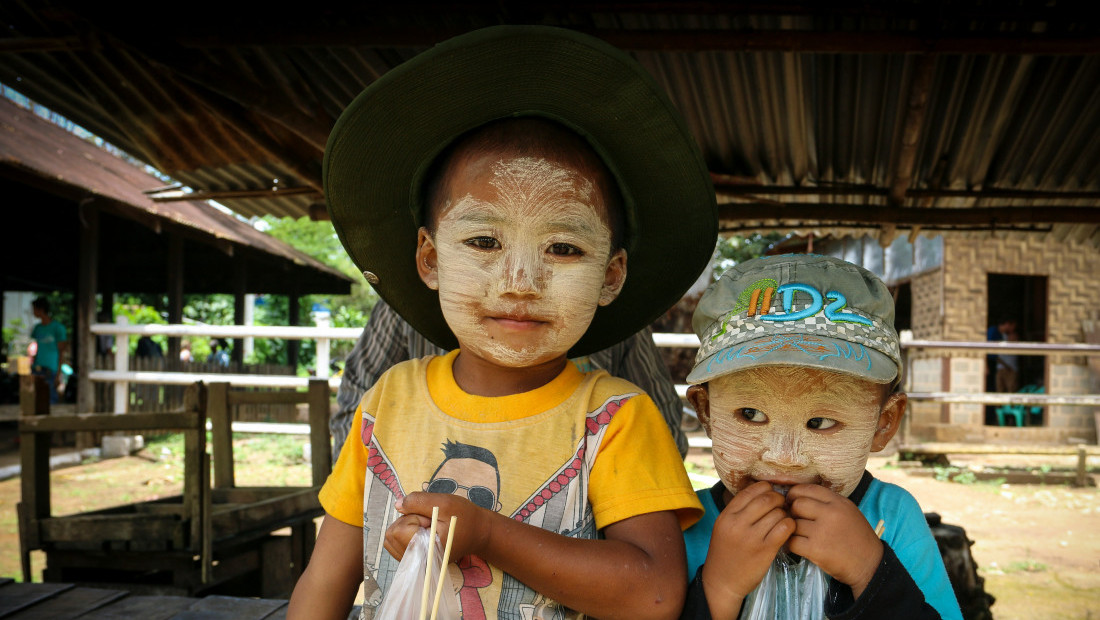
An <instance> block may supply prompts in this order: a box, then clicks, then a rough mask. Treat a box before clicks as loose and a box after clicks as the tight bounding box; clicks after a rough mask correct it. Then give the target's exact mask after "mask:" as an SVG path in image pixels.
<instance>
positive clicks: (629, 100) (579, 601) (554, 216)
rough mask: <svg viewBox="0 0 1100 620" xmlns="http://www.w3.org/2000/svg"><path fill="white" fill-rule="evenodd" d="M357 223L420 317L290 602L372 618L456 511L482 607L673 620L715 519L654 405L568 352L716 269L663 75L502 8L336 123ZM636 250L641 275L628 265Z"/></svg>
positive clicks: (604, 341)
mask: <svg viewBox="0 0 1100 620" xmlns="http://www.w3.org/2000/svg"><path fill="white" fill-rule="evenodd" d="M324 176H325V190H326V198H327V201H328V204H329V209H330V214H331V217H332V220H333V223H334V225H335V227H336V230H337V232H338V234H339V235H340V238H341V240H342V241H343V243H344V246H345V248H347V250H348V252H349V254H351V256H352V258H353V259H354V260H355V261H356V263H357V264H358V265H359V267H360V268H362V269H363V270H364V274H365V276H366V277H367V279H368V280H369V281H371V283H372V284H373V285H374V287H375V288H376V289H377V290H378V292H379V294H380V295H381V296H382V297H383V298H384V299H385V300H386V301H387V303H389V304H390V305H391V306H392V307H393V308H394V309H395V310H397V311H398V312H399V313H400V314H401V315H402V317H403V318H405V319H406V320H407V321H408V322H409V323H410V324H411V325H412V326H413V327H414V328H415V329H416V330H417V331H418V332H420V333H423V334H425V335H426V336H428V337H429V338H431V339H432V340H434V341H435V342H437V343H438V344H440V345H441V346H444V347H447V348H450V349H453V350H452V351H451V352H450V353H448V354H447V355H444V356H428V357H425V358H422V359H418V360H410V361H407V362H404V363H402V364H399V365H398V366H395V367H394V368H392V369H391V370H389V371H387V372H386V373H385V374H384V375H383V376H382V377H381V378H380V379H379V380H378V381H377V383H376V384H375V385H374V387H372V388H371V389H370V390H369V391H368V392H367V393H366V394H365V395H364V397H363V399H362V401H361V403H360V408H359V412H358V414H357V415H356V420H355V423H354V425H353V427H352V430H351V434H350V435H349V439H348V440H347V441H346V442H345V444H344V447H343V449H342V450H341V453H340V456H339V458H338V460H337V463H336V465H335V467H334V469H333V472H332V474H331V476H330V477H329V479H328V481H327V482H326V484H325V485H324V487H323V488H322V490H321V493H320V499H321V503H322V505H323V506H324V508H325V511H326V515H325V518H324V522H323V524H322V526H321V530H320V532H319V534H318V537H317V542H316V547H315V549H314V552H313V557H312V558H311V560H310V562H309V564H308V566H307V568H306V571H305V573H304V574H303V576H302V578H301V579H300V580H299V582H298V585H297V586H296V588H295V591H294V594H293V596H292V598H291V603H290V609H289V612H288V617H290V618H306V617H308V618H341V619H343V618H346V617H347V614H348V610H349V608H350V606H351V604H352V601H353V598H354V596H355V593H356V589H357V587H358V586H359V584H360V582H362V583H363V587H364V598H365V603H364V606H363V611H362V616H363V617H365V618H371V617H373V615H374V611H375V609H376V608H377V606H378V605H379V604H380V603H381V602H382V600H383V599H384V598H385V597H386V596H387V595H388V594H389V587H390V585H391V583H392V581H393V579H394V573H395V571H396V569H397V566H398V561H399V560H400V558H401V557H402V555H403V554H404V552H405V549H406V545H407V544H408V542H409V541H410V540H411V538H412V537H413V535H414V534H415V533H416V532H417V531H418V530H419V529H420V528H427V527H429V526H430V525H431V515H432V509H433V507H436V508H438V509H439V517H438V521H437V524H436V525H437V530H436V531H437V532H438V533H439V536H440V538H442V539H445V538H447V536H448V535H449V534H450V533H449V532H448V522H449V518H450V517H451V516H452V515H453V516H456V517H457V521H456V524H455V526H454V532H453V543H452V544H453V547H452V550H451V555H450V557H451V558H452V560H453V563H451V564H450V566H449V567H448V574H449V575H450V578H451V581H452V583H453V585H454V588H455V590H456V591H455V592H451V593H447V595H448V596H454V597H455V598H456V600H457V601H458V603H459V605H460V607H461V615H462V617H463V618H466V619H470V618H497V617H511V618H523V617H532V615H533V614H535V613H539V614H549V615H540V617H561V618H579V617H584V616H585V615H594V616H599V617H629V618H662V617H663V618H674V617H676V615H677V614H678V613H679V612H680V609H681V607H682V603H683V597H684V592H685V589H686V584H687V576H686V574H685V572H684V555H683V541H682V537H681V533H680V532H681V529H682V527H685V526H687V525H690V524H691V523H692V522H694V520H695V519H697V518H698V516H699V514H700V513H701V510H700V506H699V503H698V500H697V499H696V497H695V494H694V493H693V492H692V490H691V486H690V484H689V482H688V480H687V476H686V473H685V470H684V468H683V465H682V463H681V460H680V455H679V453H678V451H677V449H676V445H675V442H674V441H673V439H672V436H671V434H670V433H669V431H668V428H667V427H666V425H665V423H664V421H663V419H662V417H661V415H660V413H659V412H658V411H657V409H656V407H655V406H654V404H653V401H652V400H650V399H649V397H648V396H646V395H645V394H642V393H639V391H638V389H637V388H636V387H635V386H634V385H632V384H630V383H628V382H626V381H623V380H621V379H616V378H613V377H611V376H609V375H607V373H606V372H603V371H594V372H582V371H581V370H579V369H578V368H577V367H575V366H574V365H573V364H572V363H570V362H569V358H570V357H575V356H578V355H585V354H587V353H590V352H593V351H596V350H599V349H601V348H604V347H606V346H608V345H609V344H612V343H615V342H618V341H620V340H622V339H624V338H626V337H627V336H629V335H631V334H633V333H635V332H636V331H638V330H639V329H640V328H642V327H644V326H645V325H648V324H649V323H650V322H652V321H653V319H655V318H656V317H657V316H659V315H660V314H661V313H662V312H664V311H665V310H666V309H667V308H668V307H670V306H671V305H672V304H673V303H674V302H675V301H676V300H677V299H679V298H680V296H681V295H682V294H683V292H684V291H685V290H686V289H687V287H688V286H690V284H691V283H692V282H693V281H694V280H695V278H696V277H697V275H698V274H699V273H701V272H702V270H703V269H704V268H705V267H706V265H707V262H708V260H709V258H710V253H711V250H712V242H711V240H713V239H714V238H715V234H716V233H715V228H716V217H715V204H714V192H713V187H712V186H711V183H710V180H709V176H708V174H707V171H706V167H705V165H704V164H703V162H702V157H701V154H700V153H699V152H698V147H697V146H696V145H695V143H694V140H693V139H692V137H691V135H690V133H689V132H688V131H687V129H686V127H685V125H684V124H683V121H682V119H681V118H680V117H679V115H678V113H677V112H676V111H675V109H674V108H673V107H672V105H671V104H670V103H669V102H668V100H667V98H666V97H665V96H664V94H663V92H662V91H661V90H660V88H659V87H658V86H657V85H656V84H655V83H654V82H653V81H652V79H651V78H650V77H649V76H648V74H646V73H645V71H644V70H643V69H641V67H640V66H638V65H637V63H636V62H634V61H633V60H632V59H631V58H630V57H629V56H627V55H625V54H623V53H622V52H620V51H618V50H616V49H614V48H612V47H610V46H608V45H606V44H604V43H602V42H600V41H599V40H596V39H593V38H591V37H588V36H585V35H581V34H579V33H576V32H571V31H567V30H561V29H556V28H544V27H496V28H490V29H485V30H481V31H476V32H473V33H470V34H468V35H463V36H461V37H458V38H456V39H452V40H451V41H448V42H445V43H443V44H441V45H439V46H437V47H435V48H433V49H432V50H430V51H428V52H425V53H423V54H421V55H419V56H417V57H415V58H413V59H412V60H410V61H407V62H406V63H404V64H403V65H400V66H399V67H397V68H396V69H394V70H392V71H390V72H389V73H387V74H385V75H384V76H383V77H382V78H380V79H379V80H377V81H376V82H375V83H374V84H373V85H371V86H370V87H368V88H367V90H366V91H364V93H362V94H361V95H360V96H359V97H358V98H357V99H356V100H355V101H354V102H353V103H352V104H351V105H350V106H349V108H348V109H347V110H346V111H345V112H344V114H343V115H342V116H341V118H340V120H339V121H338V122H337V124H336V127H335V128H334V130H333V133H332V136H331V137H330V139H329V144H328V148H327V150H326V157H325V170H324ZM628 264H629V277H628V275H627V274H628V269H627V265H628Z"/></svg>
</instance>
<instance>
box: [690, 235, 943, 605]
mask: <svg viewBox="0 0 1100 620" xmlns="http://www.w3.org/2000/svg"><path fill="white" fill-rule="evenodd" d="M893 325H894V303H893V298H892V297H891V295H890V293H889V291H888V290H887V288H886V286H885V285H884V284H883V283H882V282H881V281H880V280H879V279H878V278H877V277H876V276H875V275H874V274H872V273H871V272H869V271H867V270H865V269H863V268H861V267H858V266H856V265H853V264H851V263H847V262H845V261H842V260H839V259H835V258H831V257H827V256H816V255H786V256H774V257H764V258H758V259H753V260H749V261H745V262H744V263H741V264H739V265H737V266H735V267H734V268H732V269H730V270H728V271H726V272H725V273H723V274H722V276H721V277H720V278H719V280H718V281H717V282H715V283H714V284H712V285H711V286H710V288H708V289H707V291H706V292H705V293H704V294H703V297H702V298H701V299H700V301H699V305H698V306H697V308H696V310H695V314H694V316H693V319H692V326H693V328H694V329H695V332H696V334H698V336H699V339H700V342H701V346H700V349H699V353H698V355H697V357H696V364H695V368H694V369H693V370H692V371H691V373H689V374H688V377H687V380H688V382H689V383H691V384H693V385H692V386H691V387H690V388H688V394H687V395H688V400H689V401H691V403H692V405H693V406H694V407H695V410H696V412H697V413H698V415H699V419H700V421H701V422H702V423H703V427H704V428H705V429H706V432H707V434H708V436H710V438H711V440H712V442H713V457H714V466H715V469H716V470H717V472H718V475H719V477H720V478H721V480H720V482H718V483H717V484H715V485H714V487H713V488H711V489H706V490H702V491H699V499H700V501H701V502H702V503H703V506H704V508H705V510H706V514H705V515H704V516H703V518H702V519H701V520H700V521H699V522H698V523H696V524H695V525H694V526H692V527H691V528H689V529H688V530H686V531H685V532H684V540H685V544H686V547H687V556H688V575H689V577H690V578H692V582H691V584H690V586H689V592H688V597H687V603H686V605H685V609H684V612H683V615H682V617H683V618H715V619H719V618H738V617H739V615H740V617H743V618H744V617H748V616H751V617H754V618H756V617H761V618H763V617H767V618H784V617H798V618H819V617H823V616H824V617H829V618H890V619H896V618H941V617H942V618H961V613H960V611H959V606H958V603H957V602H956V600H955V595H954V592H953V591H952V588H951V583H950V581H949V580H948V577H947V572H946V570H945V569H944V566H943V561H942V559H941V556H940V553H939V550H938V548H937V545H936V541H935V540H934V539H933V537H932V534H931V532H930V530H929V528H928V525H927V523H926V521H925V518H924V514H923V512H922V511H921V509H920V506H919V505H918V504H917V502H916V500H915V499H913V497H912V496H911V495H909V493H907V492H906V491H905V490H904V489H902V488H901V487H898V486H895V485H892V484H888V483H884V482H881V481H879V480H876V479H875V478H874V477H873V476H872V475H871V474H870V473H869V472H867V471H866V470H865V466H866V464H867V458H868V456H869V454H870V453H871V452H878V451H880V450H882V449H883V448H884V447H886V445H887V444H888V443H889V442H890V439H891V438H892V437H893V436H894V433H895V432H896V431H897V429H898V425H899V424H900V423H901V418H902V415H903V413H904V411H905V403H906V397H905V394H904V393H902V392H899V391H898V390H897V387H898V384H899V382H900V380H901V356H900V349H899V346H898V337H897V333H896V332H895V331H894V326H893ZM781 550H782V551H784V552H786V554H787V555H783V556H781V559H777V556H779V555H780V551H781ZM790 554H793V555H790ZM798 556H801V558H802V560H801V562H802V563H805V562H810V563H812V564H813V565H816V566H817V567H818V568H819V569H820V572H817V573H812V574H816V575H820V574H821V572H824V574H826V575H828V576H829V578H830V579H829V580H828V582H827V584H828V585H827V590H826V589H819V590H818V598H817V599H816V600H810V601H805V600H802V601H799V603H798V605H797V606H796V603H794V602H793V601H795V600H796V598H797V597H799V596H802V595H801V594H800V593H804V592H811V591H813V589H812V585H813V584H812V583H808V581H809V580H810V579H811V577H807V575H810V574H811V573H810V572H808V571H807V570H806V568H807V567H808V566H809V565H805V564H804V565H803V566H802V567H800V568H798V569H796V570H787V568H786V567H787V566H790V565H792V564H797V563H798V562H799V560H798ZM792 560H793V562H792ZM777 562H783V564H776V563H777ZM773 567H777V568H773ZM770 570H778V571H779V575H780V577H779V578H778V580H777V581H768V580H766V579H765V577H766V575H769V571H770ZM773 574H774V573H773ZM786 575H795V576H794V577H790V578H789V579H788V580H787V581H784V578H785V577H784V576H786ZM818 578H819V579H820V577H818ZM779 583H782V584H783V587H782V588H781V587H779V586H777V585H776V584H779ZM766 588H770V590H772V591H763V590H762V589H766ZM775 590H782V592H778V591H775ZM785 606H792V607H795V609H794V610H787V609H784V607H785ZM762 608H763V610H764V612H763V613H759V612H761V609H762ZM785 611H793V612H794V613H793V614H791V615H785V613H784V612H785Z"/></svg>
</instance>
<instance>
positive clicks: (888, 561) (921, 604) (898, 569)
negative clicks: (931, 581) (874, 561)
mask: <svg viewBox="0 0 1100 620" xmlns="http://www.w3.org/2000/svg"><path fill="white" fill-rule="evenodd" d="M825 615H826V616H827V617H829V618H831V619H832V620H850V619H854V618H861V619H870V618H889V620H933V619H938V618H939V617H940V614H939V612H937V611H936V610H935V609H934V608H933V607H932V606H931V605H929V604H928V602H927V601H925V600H924V593H923V592H921V590H920V588H919V587H918V586H917V582H915V581H913V578H912V577H911V576H910V575H909V571H907V570H905V567H904V566H902V564H901V561H900V560H898V556H896V555H894V550H893V549H891V548H890V545H888V544H886V543H885V542H884V543H882V561H881V562H879V565H878V569H877V570H876V571H875V574H874V576H873V577H871V583H869V584H867V589H865V590H864V591H863V594H862V595H861V596H860V597H859V600H858V601H853V600H852V589H851V588H849V587H848V586H846V585H844V584H842V583H837V582H836V581H833V580H831V579H830V580H829V591H828V593H827V594H826V595H825Z"/></svg>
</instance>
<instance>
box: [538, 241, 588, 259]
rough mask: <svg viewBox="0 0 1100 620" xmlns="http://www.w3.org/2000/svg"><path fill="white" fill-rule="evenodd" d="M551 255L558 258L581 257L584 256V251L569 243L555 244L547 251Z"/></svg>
mask: <svg viewBox="0 0 1100 620" xmlns="http://www.w3.org/2000/svg"><path fill="white" fill-rule="evenodd" d="M547 251H548V252H549V253H551V254H555V255H557V256H575V255H576V256H581V255H584V251H583V250H581V249H580V248H578V247H577V246H575V245H572V244H569V243H555V244H552V245H551V246H550V249H549V250H547Z"/></svg>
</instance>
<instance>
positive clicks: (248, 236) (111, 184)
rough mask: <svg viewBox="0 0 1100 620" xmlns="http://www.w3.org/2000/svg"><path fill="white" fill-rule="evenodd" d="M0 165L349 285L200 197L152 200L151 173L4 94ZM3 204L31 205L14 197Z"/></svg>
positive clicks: (325, 284)
mask: <svg viewBox="0 0 1100 620" xmlns="http://www.w3.org/2000/svg"><path fill="white" fill-rule="evenodd" d="M0 168H10V169H11V170H13V171H19V173H20V174H18V175H15V174H13V173H12V172H9V173H8V174H7V176H23V177H26V178H30V177H37V178H38V179H40V182H39V183H40V184H43V185H49V186H51V187H57V188H59V189H58V190H56V191H57V192H60V193H62V194H64V195H66V196H70V197H73V198H76V200H77V201H78V202H81V203H86V202H89V201H106V202H108V203H111V205H112V206H113V207H115V210H116V211H118V212H121V213H131V214H137V213H140V214H142V215H144V214H149V215H152V216H154V217H155V218H156V219H157V220H160V221H163V222H164V223H168V222H171V223H174V224H177V225H180V226H183V227H186V228H189V229H192V230H194V231H196V232H198V233H201V234H205V235H209V236H210V237H212V238H214V239H216V240H218V241H221V242H223V243H228V244H233V245H236V246H240V247H243V248H252V249H255V250H258V251H260V252H263V253H265V254H268V255H270V256H273V257H277V258H279V259H281V260H284V261H287V262H289V263H291V264H293V265H296V266H298V267H300V268H303V269H307V270H309V271H310V272H311V277H312V278H314V279H315V280H316V281H317V282H316V283H317V285H318V289H317V290H326V291H327V290H331V289H333V287H336V288H337V289H340V288H342V289H343V291H344V292H346V291H347V290H348V289H349V288H350V283H351V279H350V278H348V277H347V276H346V275H344V274H343V273H341V272H340V271H338V270H336V269H333V268H331V267H329V266H328V265H325V264H324V263H321V262H320V261H318V260H316V259H315V258H313V257H311V256H309V255H307V254H304V253H302V252H301V251H299V250H297V249H295V248H293V247H291V246H290V245H288V244H286V243H283V242H282V241H279V240H278V239H275V238H274V237H271V236H270V235H267V234H264V233H262V232H260V231H258V230H256V229H255V228H253V227H252V226H250V225H249V224H247V223H245V222H242V221H240V220H239V219H237V218H235V217H233V216H232V215H229V214H226V213H223V212H221V211H219V210H217V209H215V208H214V207H212V206H211V205H209V204H207V203H205V202H198V201H179V202H170V203H156V202H154V201H152V200H151V199H150V198H149V197H148V196H147V195H145V194H144V193H143V190H146V189H148V188H150V187H156V186H157V185H163V183H161V182H160V181H158V179H157V178H156V177H154V176H152V175H150V174H148V173H146V172H145V171H144V170H142V169H140V168H138V167H136V166H134V165H132V164H131V163H129V162H126V161H124V160H122V159H120V158H118V157H116V156H114V155H112V154H110V153H108V152H106V151H104V150H103V149H101V148H99V147H97V146H95V145H94V144H91V143H89V142H87V141H85V140H81V139H80V138H77V137H76V136H73V135H71V134H70V133H68V132H67V131H65V130H64V129H62V128H60V127H58V126H56V125H54V124H53V123H51V122H49V121H46V120H44V119H41V118H39V117H38V116H36V115H35V114H34V113H33V112H32V111H30V110H26V109H23V108H20V107H18V106H16V105H15V104H14V103H12V102H10V101H7V100H4V99H0ZM60 188H64V189H60ZM8 207H9V209H28V210H33V209H34V205H28V204H19V203H18V201H14V204H9V205H8ZM19 219H21V220H22V221H24V222H26V221H27V218H19ZM110 250H111V249H110V248H108V251H110ZM162 277H163V276H162Z"/></svg>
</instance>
